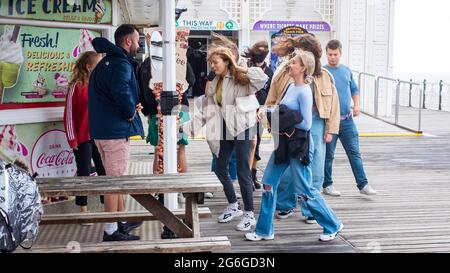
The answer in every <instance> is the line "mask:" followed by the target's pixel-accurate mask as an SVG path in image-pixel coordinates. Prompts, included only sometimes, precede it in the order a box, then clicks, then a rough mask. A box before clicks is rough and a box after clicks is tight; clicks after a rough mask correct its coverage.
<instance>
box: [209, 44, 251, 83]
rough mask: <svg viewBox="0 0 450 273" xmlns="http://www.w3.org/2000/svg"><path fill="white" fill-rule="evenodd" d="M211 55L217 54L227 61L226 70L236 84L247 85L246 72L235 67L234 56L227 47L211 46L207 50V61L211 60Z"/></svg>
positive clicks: (248, 81)
mask: <svg viewBox="0 0 450 273" xmlns="http://www.w3.org/2000/svg"><path fill="white" fill-rule="evenodd" d="M213 56H219V57H220V58H221V59H222V60H223V61H224V62H228V70H229V71H230V74H231V76H233V79H234V81H235V82H236V83H237V84H239V85H248V84H249V83H250V80H249V78H248V77H247V74H246V73H244V72H242V71H239V70H237V69H236V68H237V64H236V60H235V56H234V54H233V53H232V52H231V50H230V49H229V48H227V47H223V46H218V47H213V48H211V49H210V50H208V62H211V60H212V57H213Z"/></svg>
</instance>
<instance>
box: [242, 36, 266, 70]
mask: <svg viewBox="0 0 450 273" xmlns="http://www.w3.org/2000/svg"><path fill="white" fill-rule="evenodd" d="M267 54H269V44H268V43H267V42H266V41H260V42H257V43H255V44H254V45H253V46H252V47H251V48H249V49H247V50H246V51H245V52H244V54H242V56H243V57H245V58H247V59H249V62H250V65H249V66H254V65H255V64H257V63H262V62H264V60H265V59H266V57H267Z"/></svg>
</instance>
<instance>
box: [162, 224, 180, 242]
mask: <svg viewBox="0 0 450 273" xmlns="http://www.w3.org/2000/svg"><path fill="white" fill-rule="evenodd" d="M176 238H178V236H177V235H176V234H175V232H173V231H172V230H170V229H169V228H168V227H166V226H163V232H161V239H176Z"/></svg>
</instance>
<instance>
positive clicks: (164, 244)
mask: <svg viewBox="0 0 450 273" xmlns="http://www.w3.org/2000/svg"><path fill="white" fill-rule="evenodd" d="M230 250H231V244H230V241H229V240H228V238H227V237H225V236H221V237H203V238H182V239H170V240H152V241H128V242H103V243H83V244H76V243H75V244H74V243H69V244H68V245H66V246H51V245H50V246H35V247H33V248H31V249H29V250H17V251H16V252H17V253H97V252H107V253H118V252H120V253H124V252H125V253H187V252H227V251H230Z"/></svg>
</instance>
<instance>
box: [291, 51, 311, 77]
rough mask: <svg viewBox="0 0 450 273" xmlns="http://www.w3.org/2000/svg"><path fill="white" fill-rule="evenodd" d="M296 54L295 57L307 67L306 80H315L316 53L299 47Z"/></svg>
mask: <svg viewBox="0 0 450 273" xmlns="http://www.w3.org/2000/svg"><path fill="white" fill-rule="evenodd" d="M294 54H295V55H294V58H298V59H299V60H300V62H301V64H302V66H304V67H305V68H306V70H305V82H306V83H307V84H311V83H312V82H313V81H314V77H313V73H314V69H315V66H316V61H315V57H314V54H312V53H311V52H309V51H305V50H301V49H297V50H296V51H295V53H294Z"/></svg>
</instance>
